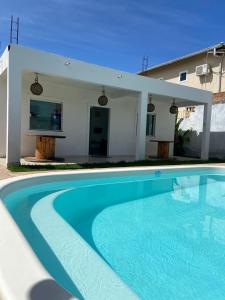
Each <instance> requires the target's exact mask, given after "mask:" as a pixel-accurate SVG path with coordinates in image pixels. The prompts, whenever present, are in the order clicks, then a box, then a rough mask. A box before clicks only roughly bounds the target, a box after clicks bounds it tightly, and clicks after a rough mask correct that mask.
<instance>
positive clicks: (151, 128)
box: [146, 114, 156, 136]
mask: <svg viewBox="0 0 225 300" xmlns="http://www.w3.org/2000/svg"><path fill="white" fill-rule="evenodd" d="M155 121H156V115H153V114H147V122H146V135H147V136H155Z"/></svg>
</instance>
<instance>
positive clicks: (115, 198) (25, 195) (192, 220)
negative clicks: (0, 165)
mask: <svg viewBox="0 0 225 300" xmlns="http://www.w3.org/2000/svg"><path fill="white" fill-rule="evenodd" d="M4 203H5V205H6V206H7V208H8V210H9V211H10V213H11V214H12V216H13V218H14V219H15V221H16V222H17V224H18V226H19V227H20V228H21V230H22V232H23V234H24V235H25V237H26V238H27V240H28V241H29V243H30V245H31V246H32V248H33V250H34V251H35V253H36V255H37V256H38V257H39V259H40V261H41V262H42V264H43V265H44V266H45V268H46V269H47V270H48V271H49V273H50V274H52V276H53V277H54V278H55V279H56V280H57V281H58V282H59V283H60V284H61V285H62V286H63V287H64V288H66V289H67V290H69V291H70V292H71V293H72V294H73V295H75V296H77V297H79V298H80V299H83V298H84V299H135V298H140V299H153V300H164V299H165V300H170V299H171V300H174V299H179V300H180V299H184V300H194V299H195V300H197V299H202V300H210V299H212V300H214V299H218V300H219V299H225V171H222V170H219V169H218V170H217V169H209V168H206V169H203V168H202V169H199V170H193V169H191V170H189V171H173V172H171V171H170V172H169V173H168V172H161V173H158V172H156V173H153V174H147V175H146V174H145V175H135V176H134V175H132V176H126V177H111V178H99V179H98V178H97V179H90V180H70V181H68V180H67V181H58V182H52V183H43V184H39V185H35V184H34V185H32V186H29V187H26V188H22V189H19V190H17V191H16V192H13V193H10V194H8V195H7V196H5V197H4ZM97 279H99V281H100V283H99V284H98V285H97V286H96V287H93V286H95V284H96V281H98V280H97ZM117 280H118V282H117ZM108 284H111V286H112V287H113V288H112V290H111V291H109V290H108V286H109V285H108ZM92 287H93V288H92ZM91 289H93V291H90V290H91ZM107 292H108V297H107V296H106V295H107ZM123 293H125V294H123ZM110 295H111V296H112V297H110ZM125 295H126V296H125Z"/></svg>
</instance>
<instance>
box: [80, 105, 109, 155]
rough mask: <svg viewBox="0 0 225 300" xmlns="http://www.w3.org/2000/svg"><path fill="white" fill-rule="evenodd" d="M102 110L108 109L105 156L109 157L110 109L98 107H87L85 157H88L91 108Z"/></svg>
mask: <svg viewBox="0 0 225 300" xmlns="http://www.w3.org/2000/svg"><path fill="white" fill-rule="evenodd" d="M92 107H96V108H103V109H108V130H107V153H106V156H107V157H108V156H109V149H110V129H111V107H108V106H107V107H102V106H100V105H91V104H90V105H88V115H87V117H88V119H87V146H86V153H87V156H90V154H89V143H90V117H91V108H92Z"/></svg>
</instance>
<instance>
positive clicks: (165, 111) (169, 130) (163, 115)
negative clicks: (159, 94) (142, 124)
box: [146, 101, 175, 156]
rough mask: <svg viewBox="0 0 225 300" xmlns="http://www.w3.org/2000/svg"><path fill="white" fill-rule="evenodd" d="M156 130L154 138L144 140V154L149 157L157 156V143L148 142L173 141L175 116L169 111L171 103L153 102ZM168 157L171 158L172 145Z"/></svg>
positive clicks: (171, 144)
mask: <svg viewBox="0 0 225 300" xmlns="http://www.w3.org/2000/svg"><path fill="white" fill-rule="evenodd" d="M154 104H155V111H154V113H155V114H156V128H155V137H154V138H150V137H147V138H146V153H147V155H150V156H157V150H158V143H157V142H150V140H161V141H173V140H174V129H175V115H172V114H171V113H170V111H169V109H170V106H171V103H168V102H165V101H155V102H154ZM169 156H173V143H170V151H169Z"/></svg>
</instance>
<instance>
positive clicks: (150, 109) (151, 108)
mask: <svg viewBox="0 0 225 300" xmlns="http://www.w3.org/2000/svg"><path fill="white" fill-rule="evenodd" d="M154 110H155V105H154V104H153V103H152V95H150V96H149V102H148V108H147V111H148V112H153V111H154Z"/></svg>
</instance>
